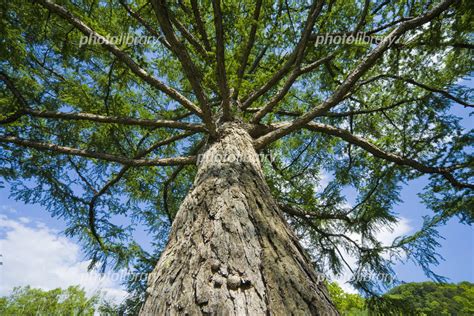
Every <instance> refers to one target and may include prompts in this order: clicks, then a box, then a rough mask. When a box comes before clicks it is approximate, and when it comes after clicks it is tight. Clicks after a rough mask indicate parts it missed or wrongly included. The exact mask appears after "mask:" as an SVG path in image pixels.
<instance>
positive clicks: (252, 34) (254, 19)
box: [232, 0, 262, 99]
mask: <svg viewBox="0 0 474 316" xmlns="http://www.w3.org/2000/svg"><path fill="white" fill-rule="evenodd" d="M261 8H262V0H257V1H256V3H255V10H254V11H253V15H252V26H251V28H250V34H249V38H248V41H247V45H246V46H245V49H244V51H243V53H242V57H241V58H240V66H239V70H238V71H237V87H236V89H235V90H234V95H233V96H232V97H233V98H234V99H237V98H238V96H239V90H240V86H241V85H242V80H243V78H244V74H245V69H246V68H247V63H248V60H249V56H250V52H251V51H252V48H253V45H254V43H255V36H256V34H257V28H258V19H259V17H260V9H261Z"/></svg>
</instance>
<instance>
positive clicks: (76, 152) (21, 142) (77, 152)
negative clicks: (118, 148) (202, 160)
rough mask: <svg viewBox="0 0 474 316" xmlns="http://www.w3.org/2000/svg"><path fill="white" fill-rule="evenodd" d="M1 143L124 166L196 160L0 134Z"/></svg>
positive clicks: (176, 163)
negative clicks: (134, 155) (151, 156)
mask: <svg viewBox="0 0 474 316" xmlns="http://www.w3.org/2000/svg"><path fill="white" fill-rule="evenodd" d="M0 142H1V143H12V144H16V145H18V146H22V147H27V148H34V149H37V150H44V151H52V152H55V153H58V154H66V155H73V156H81V157H86V158H92V159H99V160H105V161H111V162H117V163H119V164H122V165H126V166H134V167H139V166H176V165H190V164H194V163H195V162H196V157H174V158H159V159H133V158H127V157H122V156H116V155H111V154H107V153H101V152H94V151H89V150H84V149H77V148H72V147H65V146H59V145H55V144H49V143H44V142H37V141H31V140H27V139H22V138H18V137H14V136H0Z"/></svg>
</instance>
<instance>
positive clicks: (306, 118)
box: [255, 0, 455, 149]
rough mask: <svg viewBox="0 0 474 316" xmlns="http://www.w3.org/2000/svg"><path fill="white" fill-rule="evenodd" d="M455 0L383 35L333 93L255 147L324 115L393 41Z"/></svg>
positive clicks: (258, 142) (444, 2)
mask: <svg viewBox="0 0 474 316" xmlns="http://www.w3.org/2000/svg"><path fill="white" fill-rule="evenodd" d="M454 2H455V0H445V1H443V2H441V3H440V4H439V5H438V6H436V7H435V8H433V9H432V10H431V11H429V12H427V13H425V14H423V15H421V16H419V17H417V18H413V19H411V20H408V21H405V22H403V23H401V24H400V25H399V26H398V27H397V28H396V29H395V30H393V31H392V32H391V33H390V34H389V35H388V36H387V37H385V38H384V39H383V40H382V41H381V42H380V43H379V44H378V46H377V47H376V48H375V49H374V50H373V51H372V52H370V53H369V54H368V55H367V56H366V57H365V58H364V59H363V60H362V61H361V62H360V63H359V64H358V65H357V67H356V68H355V69H354V70H353V71H352V72H351V73H350V74H349V76H348V77H347V78H346V79H345V80H344V82H343V83H342V84H341V85H340V86H339V87H338V88H337V89H336V91H334V93H333V94H332V95H331V96H330V97H329V98H328V99H327V100H326V101H324V102H323V103H322V104H320V105H319V106H317V107H315V108H314V109H313V110H312V111H309V112H308V113H306V114H305V115H303V116H301V117H299V118H297V119H295V120H294V121H293V122H292V123H291V124H289V125H286V126H285V127H282V128H279V129H277V130H275V131H273V132H271V133H269V134H267V135H265V136H263V137H260V138H259V139H257V140H256V141H255V146H256V148H257V149H259V148H262V147H264V146H265V145H267V144H269V143H271V142H273V141H275V140H277V139H279V138H281V137H283V136H285V135H288V134H289V133H291V132H293V131H295V130H298V129H301V128H303V127H304V125H305V124H307V123H309V122H310V121H311V120H312V119H314V118H315V117H317V116H319V115H324V114H325V113H326V112H328V111H329V110H330V109H331V108H332V107H334V106H336V105H337V104H338V103H339V102H340V101H341V100H343V99H344V98H345V97H346V95H347V93H348V92H350V91H351V89H352V88H353V87H354V85H355V84H356V83H357V81H358V80H359V79H360V78H361V77H362V76H363V75H364V74H365V73H366V72H367V70H369V69H370V68H372V66H373V65H374V64H375V63H376V62H377V61H378V59H379V58H380V57H381V56H382V55H383V53H384V52H385V51H386V50H387V49H389V48H390V46H391V45H392V44H393V43H395V41H396V40H397V39H398V38H400V36H402V35H403V34H404V33H406V32H407V31H409V30H412V29H415V28H417V27H418V26H421V25H423V24H425V23H427V22H429V21H431V20H432V19H434V18H435V17H437V16H439V15H440V14H441V13H442V12H443V11H445V10H447V9H448V7H449V6H450V5H451V4H453V3H454Z"/></svg>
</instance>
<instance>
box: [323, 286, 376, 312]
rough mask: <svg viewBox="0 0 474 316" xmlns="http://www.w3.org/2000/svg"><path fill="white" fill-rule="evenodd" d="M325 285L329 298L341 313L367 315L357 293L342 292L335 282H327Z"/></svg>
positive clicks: (363, 303)
mask: <svg viewBox="0 0 474 316" xmlns="http://www.w3.org/2000/svg"><path fill="white" fill-rule="evenodd" d="M326 285H327V289H328V291H329V295H330V296H331V300H332V302H333V304H334V305H335V306H336V308H337V310H338V311H339V313H341V315H352V316H357V315H358V316H364V315H368V313H367V310H366V309H365V300H364V298H363V297H361V296H360V295H358V294H351V293H347V292H344V290H343V289H342V288H341V287H340V286H339V284H337V283H336V282H331V283H327V284H326Z"/></svg>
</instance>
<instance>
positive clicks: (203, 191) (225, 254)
mask: <svg viewBox="0 0 474 316" xmlns="http://www.w3.org/2000/svg"><path fill="white" fill-rule="evenodd" d="M219 135H220V137H219V140H218V141H216V142H214V143H213V144H210V145H209V146H208V148H207V150H206V151H205V153H204V154H203V155H202V159H200V161H199V162H198V173H197V175H196V179H195V182H194V185H193V188H192V189H191V190H190V192H189V194H188V195H187V197H186V198H185V200H184V201H183V204H182V205H181V207H180V209H179V211H178V213H177V215H176V218H175V220H174V222H173V226H172V230H171V234H170V238H169V241H168V244H167V246H166V249H165V250H164V252H163V253H162V255H161V257H160V260H159V261H158V264H157V265H156V268H155V270H154V271H153V272H152V273H151V274H150V276H149V279H148V290H147V299H146V301H145V304H144V305H143V307H142V310H141V315H337V311H336V309H335V308H334V306H333V305H332V303H331V301H330V300H329V298H328V293H327V291H326V289H325V287H324V285H323V284H322V283H321V281H322V278H318V275H317V274H316V272H315V271H314V269H313V267H312V265H311V263H310V261H309V258H308V257H307V255H306V253H305V251H304V250H303V249H302V248H301V246H300V245H299V243H298V241H297V239H296V237H295V236H294V234H293V233H292V231H291V230H290V228H289V227H288V225H287V223H286V222H285V220H284V218H283V217H282V214H281V211H280V210H279V208H278V206H277V204H276V203H275V201H274V200H273V198H272V196H271V194H270V190H269V188H268V186H267V184H266V182H265V179H264V176H263V173H262V169H261V166H260V161H259V159H258V155H257V153H256V151H255V150H254V148H253V145H252V139H251V137H250V136H249V134H248V133H247V132H246V131H245V130H244V129H243V128H241V127H239V125H237V124H236V123H226V124H224V125H223V127H222V128H221V129H220V130H219Z"/></svg>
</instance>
